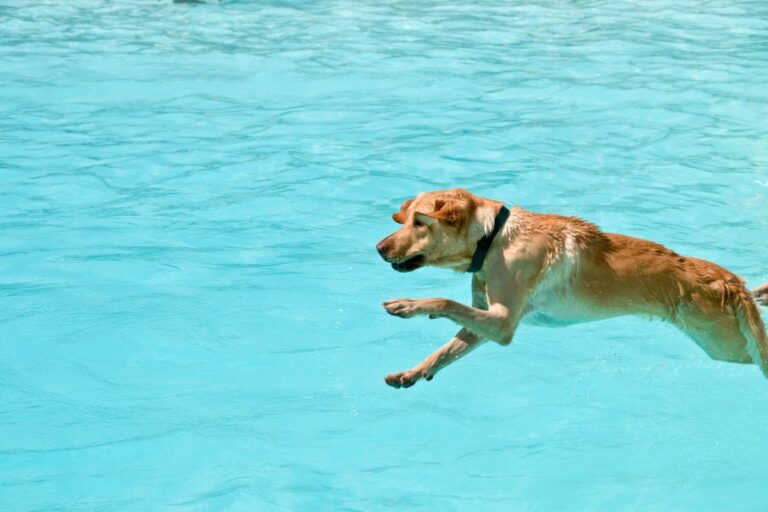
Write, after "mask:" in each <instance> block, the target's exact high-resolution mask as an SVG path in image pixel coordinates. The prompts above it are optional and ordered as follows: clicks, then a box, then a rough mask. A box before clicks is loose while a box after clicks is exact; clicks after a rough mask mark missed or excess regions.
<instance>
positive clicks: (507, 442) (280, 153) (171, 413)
mask: <svg viewBox="0 0 768 512" xmlns="http://www.w3.org/2000/svg"><path fill="white" fill-rule="evenodd" d="M0 21H1V25H0V67H1V69H2V71H0V85H1V88H0V172H1V173H2V188H1V189H0V228H1V230H0V509H2V510H4V511H22V510H23V511H32V510H36V511H43V510H45V511H49V510H83V511H86V510H87V511H91V510H98V511H119V510H136V511H153V510H190V511H198V510H199V511H203V510H210V511H220V510H226V511H230V510H235V511H261V510H264V511H267V510H269V511H271V510H297V511H306V510H350V511H352V510H357V511H373V510H389V509H393V510H401V509H407V510H472V511H474V510H494V511H495V510H499V511H502V510H503V511H507V510H514V511H553V512H554V511H557V512H560V511H596V510H600V511H642V512H647V511H664V512H668V511H695V512H702V511H718V512H720V511H724V510H727V511H729V512H733V511H744V512H747V511H750V512H752V511H761V510H768V381H766V380H765V379H764V378H763V377H761V376H760V374H759V371H758V370H757V368H756V367H753V366H739V365H729V364H724V363H718V362H714V361H711V360H709V359H708V358H707V357H706V356H705V355H704V353H703V352H702V351H701V350H699V349H698V348H697V347H696V346H695V345H694V343H693V342H691V341H689V340H687V339H685V338H684V337H683V336H682V335H681V334H679V333H678V332H677V331H675V330H674V329H673V328H671V327H669V326H666V325H664V324H661V323H656V322H648V321H647V320H643V319H631V318H626V319H619V320H612V321H606V322H601V323H595V324H587V325H582V326H575V327H569V328H562V329H545V328H534V327H527V326H526V327H523V328H522V329H521V330H520V332H519V334H518V336H517V338H516V340H515V342H514V343H513V345H512V346H510V347H508V348H500V347H498V346H492V345H487V346H484V347H482V348H480V349H479V350H478V351H477V352H475V353H473V354H472V355H471V356H469V357H467V358H466V359H464V360H462V361H461V362H460V363H458V364H456V365H455V366H452V367H451V368H449V369H447V370H445V371H444V372H443V373H441V374H440V375H439V376H438V377H437V378H435V380H434V381H432V382H429V383H420V384H418V385H417V386H416V387H414V388H411V389H408V390H394V389H391V388H388V387H387V386H385V385H384V383H383V376H384V375H385V374H387V373H389V372H392V371H396V370H402V369H406V368H409V367H410V366H412V365H414V364H415V363H417V362H418V361H420V360H421V358H422V357H424V356H425V355H426V354H428V353H429V352H431V351H432V350H434V349H435V348H436V347H438V346H439V345H440V344H442V343H443V342H444V341H446V340H447V339H448V338H449V337H450V336H451V335H452V334H453V333H454V332H455V330H456V328H455V326H453V325H451V324H450V323H449V322H447V321H445V320H432V321H430V320H427V319H412V320H401V319H397V318H393V317H390V316H388V315H386V314H385V312H384V311H383V310H382V309H381V306H380V303H381V301H382V300H384V299H387V298H393V297H429V296H444V297H450V298H453V299H457V300H462V301H468V300H469V278H468V277H467V276H465V275H458V274H453V273H451V272H445V271H438V270H430V269H426V270H421V271H419V272H416V273H412V274H404V275H403V274H398V273H396V272H393V271H392V270H391V269H390V268H389V266H388V265H386V264H384V263H383V262H382V261H381V260H380V259H379V257H378V255H377V254H376V252H375V249H374V245H375V243H376V242H377V241H378V240H379V239H380V238H381V237H383V236H384V235H385V234H388V233H389V232H390V231H392V230H393V229H394V228H395V225H394V223H392V222H391V220H390V219H389V215H390V214H391V213H392V212H393V211H395V209H396V208H397V206H398V205H399V204H400V202H401V201H402V200H403V199H405V198H407V197H410V196H412V195H414V194H415V193H416V192H418V191H422V190H429V189H436V188H446V187H455V186H464V187H467V188H469V189H470V190H472V191H474V192H476V193H478V194H481V195H486V196H489V197H493V198H496V199H502V200H504V201H506V202H507V203H508V204H510V205H512V204H515V203H519V204H521V205H522V206H524V207H526V208H529V209H533V210H536V211H551V212H560V213H566V214H575V215H581V216H583V217H586V218H588V219H590V220H592V221H594V222H597V223H599V224H600V225H601V226H603V227H604V228H605V229H606V230H610V231H620V232H624V233H628V234H633V235H636V236H643V237H648V238H652V239H654V240H657V241H660V242H663V243H665V244H667V245H669V246H670V247H672V248H674V249H676V250H677V251H679V252H681V253H683V254H688V255H695V256H700V257H704V258H709V259H712V260H714V261H717V262H719V263H721V264H723V265H725V266H727V267H729V268H731V269H732V270H734V271H736V272H739V273H740V274H742V275H743V276H745V277H746V278H747V279H748V280H749V281H750V283H751V284H753V285H757V284H760V283H763V282H765V281H768V242H767V241H768V122H766V120H767V119H768V86H767V85H766V84H768V4H766V3H765V2H762V1H739V0H736V1H727V2H726V1H720V0H715V1H709V2H700V1H680V0H665V1H644V2H639V1H636V2H634V1H617V2H616V1H611V2H609V1H602V0H599V1H562V2H551V1H538V2H533V3H512V2H509V3H499V2H453V1H449V2H445V1H440V2H438V1H423V2H405V1H401V2H375V3H374V2H351V1H346V0H339V1H318V2H301V1H294V2H291V1H285V2H255V1H254V2H221V3H218V4H206V5H173V4H170V3H161V2H134V1H124V2H101V1H78V2H69V3H65V2H54V1H38V2H27V1H2V2H0Z"/></svg>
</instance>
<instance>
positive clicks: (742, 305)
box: [734, 287, 768, 378]
mask: <svg viewBox="0 0 768 512" xmlns="http://www.w3.org/2000/svg"><path fill="white" fill-rule="evenodd" d="M761 288H762V287H761ZM765 292H766V293H768V290H765ZM752 294H753V295H755V292H754V291H753V292H752ZM755 296H756V295H755ZM735 299H736V300H735V301H734V309H735V310H736V318H737V319H738V321H739V330H740V331H741V333H742V334H743V335H744V337H745V338H746V339H747V343H749V352H750V354H751V355H752V361H754V362H755V364H757V365H758V366H759V367H760V370H761V371H762V372H763V375H765V377H766V378H768V333H767V332H765V324H763V319H762V318H760V310H758V309H757V305H756V304H755V301H754V300H753V297H752V296H750V295H749V293H748V292H746V293H745V292H740V293H739V294H738V295H737V296H736V297H735Z"/></svg>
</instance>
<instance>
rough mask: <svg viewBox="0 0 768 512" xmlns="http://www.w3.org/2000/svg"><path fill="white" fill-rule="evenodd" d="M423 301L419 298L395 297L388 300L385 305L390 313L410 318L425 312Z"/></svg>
mask: <svg viewBox="0 0 768 512" xmlns="http://www.w3.org/2000/svg"><path fill="white" fill-rule="evenodd" d="M421 302H422V301H420V300H417V299H393V300H388V301H386V302H385V303H384V304H383V306H384V309H386V310H387V313H389V314H390V315H394V316H399V317H400V318H410V317H412V316H416V315H419V314H423V313H425V311H424V309H423V308H422V306H421Z"/></svg>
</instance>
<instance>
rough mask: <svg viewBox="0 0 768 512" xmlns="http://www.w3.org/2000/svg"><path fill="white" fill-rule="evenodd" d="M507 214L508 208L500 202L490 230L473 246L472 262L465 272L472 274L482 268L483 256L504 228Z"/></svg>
mask: <svg viewBox="0 0 768 512" xmlns="http://www.w3.org/2000/svg"><path fill="white" fill-rule="evenodd" d="M509 214H510V212H509V208H507V207H506V206H504V205H503V204H502V205H501V208H499V210H498V212H497V213H496V216H495V217H494V219H493V226H492V227H491V230H490V232H487V233H486V234H484V235H483V237H482V238H480V240H478V242H477V247H476V248H475V252H474V254H473V255H472V262H471V263H470V264H469V268H468V269H467V272H470V273H472V274H474V273H476V272H479V271H480V269H482V268H483V263H485V257H486V256H487V255H488V250H489V249H490V248H491V244H492V243H493V240H494V239H495V238H496V236H497V235H498V234H499V233H500V232H501V231H502V229H503V228H504V225H505V224H506V222H507V219H508V218H509Z"/></svg>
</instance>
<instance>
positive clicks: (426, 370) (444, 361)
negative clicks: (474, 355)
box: [384, 329, 483, 388]
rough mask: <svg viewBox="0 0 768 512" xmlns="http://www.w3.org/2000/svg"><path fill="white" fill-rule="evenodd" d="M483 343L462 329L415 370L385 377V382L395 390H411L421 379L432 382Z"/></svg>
mask: <svg viewBox="0 0 768 512" xmlns="http://www.w3.org/2000/svg"><path fill="white" fill-rule="evenodd" d="M482 342H483V340H482V339H480V337H479V336H477V335H476V334H473V333H471V332H469V331H468V330H466V329H462V330H460V331H459V332H458V333H457V334H456V336H454V337H453V338H452V339H451V341H449V342H448V343H446V344H445V345H443V346H442V347H440V348H439V349H437V350H435V351H434V352H433V353H432V354H430V355H429V356H427V357H426V359H424V360H423V361H422V362H421V363H419V364H418V365H416V366H415V367H414V368H411V369H410V370H405V371H403V372H395V373H390V374H389V375H387V376H386V377H384V381H385V382H386V383H387V384H389V385H390V386H392V387H395V388H409V387H411V386H413V385H414V384H416V383H417V382H418V381H419V380H421V379H425V380H432V377H434V376H435V374H436V373H437V372H439V371H440V370H441V369H443V368H445V367H446V366H448V365H449V364H451V363H452V362H454V361H456V360H457V359H459V358H460V357H463V356H465V355H467V354H468V353H469V352H470V351H471V350H472V349H474V348H476V347H477V346H479V345H481V344H482Z"/></svg>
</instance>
